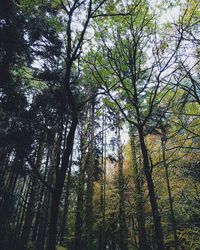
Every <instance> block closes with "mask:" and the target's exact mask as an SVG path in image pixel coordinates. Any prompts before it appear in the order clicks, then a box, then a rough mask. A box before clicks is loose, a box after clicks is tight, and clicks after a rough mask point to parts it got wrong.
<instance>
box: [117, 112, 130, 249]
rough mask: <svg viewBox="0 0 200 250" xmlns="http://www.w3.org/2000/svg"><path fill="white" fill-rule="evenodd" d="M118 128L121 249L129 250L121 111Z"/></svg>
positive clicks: (118, 117)
mask: <svg viewBox="0 0 200 250" xmlns="http://www.w3.org/2000/svg"><path fill="white" fill-rule="evenodd" d="M116 129H117V147H118V182H119V184H118V185H119V186H118V188H119V246H120V250H128V230H127V225H126V214H125V195H124V188H125V186H124V169H123V155H122V143H121V133H120V116H119V112H118V113H117V117H116Z"/></svg>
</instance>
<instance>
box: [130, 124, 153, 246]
mask: <svg viewBox="0 0 200 250" xmlns="http://www.w3.org/2000/svg"><path fill="white" fill-rule="evenodd" d="M129 135H130V144H131V156H132V168H133V178H134V183H135V203H136V214H137V222H138V239H139V249H141V250H148V249H149V247H148V244H147V239H146V229H145V215H144V206H143V205H144V204H143V202H144V201H143V192H142V187H141V180H140V175H139V173H138V164H137V158H136V148H135V139H134V137H135V136H134V131H133V126H131V124H129Z"/></svg>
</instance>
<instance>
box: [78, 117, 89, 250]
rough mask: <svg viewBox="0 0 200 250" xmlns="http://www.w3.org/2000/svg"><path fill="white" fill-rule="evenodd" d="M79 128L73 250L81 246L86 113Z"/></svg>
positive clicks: (79, 249)
mask: <svg viewBox="0 0 200 250" xmlns="http://www.w3.org/2000/svg"><path fill="white" fill-rule="evenodd" d="M83 120H84V121H83V123H84V125H83V124H82V129H81V160H80V169H79V178H78V188H77V201H76V220H75V250H81V249H82V248H83V243H82V230H83V228H82V227H83V206H84V204H83V203H84V201H83V195H84V184H85V167H86V147H87V138H88V114H87V113H86V116H85V119H83Z"/></svg>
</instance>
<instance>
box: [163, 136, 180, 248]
mask: <svg viewBox="0 0 200 250" xmlns="http://www.w3.org/2000/svg"><path fill="white" fill-rule="evenodd" d="M161 143H162V156H163V164H164V168H165V179H166V184H167V191H168V198H169V205H170V213H171V223H172V231H173V235H174V249H175V250H178V236H177V232H176V219H175V215H174V208H173V200H172V194H171V187H170V181H169V173H168V165H167V162H166V156H165V143H166V141H165V140H164V138H162V140H161Z"/></svg>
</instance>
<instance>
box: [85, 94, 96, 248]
mask: <svg viewBox="0 0 200 250" xmlns="http://www.w3.org/2000/svg"><path fill="white" fill-rule="evenodd" d="M94 109H95V99H94V98H93V99H92V101H91V110H90V141H89V153H88V162H87V199H86V200H87V201H86V237H87V250H92V249H93V193H94V187H93V184H94V183H93V182H94Z"/></svg>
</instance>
